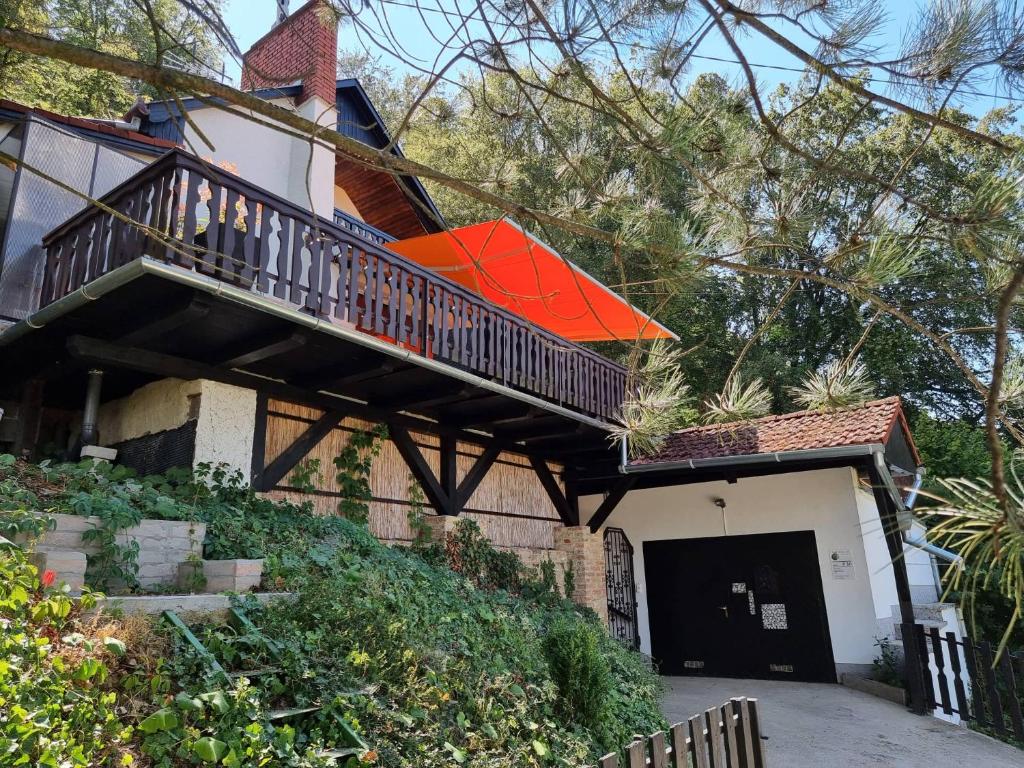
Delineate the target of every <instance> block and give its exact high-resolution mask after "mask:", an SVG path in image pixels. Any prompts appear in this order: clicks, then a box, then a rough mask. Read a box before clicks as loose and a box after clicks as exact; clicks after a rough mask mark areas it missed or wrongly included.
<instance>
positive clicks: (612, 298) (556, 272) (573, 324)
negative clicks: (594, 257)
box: [387, 219, 678, 341]
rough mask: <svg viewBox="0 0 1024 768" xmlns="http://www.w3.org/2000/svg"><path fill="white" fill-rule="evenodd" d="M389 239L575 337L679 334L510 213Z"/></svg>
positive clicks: (424, 262)
mask: <svg viewBox="0 0 1024 768" xmlns="http://www.w3.org/2000/svg"><path fill="white" fill-rule="evenodd" d="M387 247H388V248H390V249H391V250H393V251H395V252H397V253H400V254H402V255H403V256H406V257H407V258H410V259H412V260H413V261H415V262H416V263H417V264H422V265H423V266H424V267H427V268H428V269H430V270H432V271H434V272H437V273H439V274H442V275H444V276H446V277H448V278H450V279H451V280H454V281H455V282H457V283H459V284H461V285H464V286H465V287H466V288H469V289H470V290H471V291H474V292H475V293H478V294H479V295H481V296H483V297H484V298H485V299H487V300H488V301H490V302H492V303H493V304H497V305H498V306H500V307H505V308H506V309H508V310H510V311H512V312H515V313H516V314H517V315H519V316H521V317H524V318H526V319H527V320H529V321H530V322H532V323H536V324H537V325H539V326H540V327H541V328H546V329H547V330H549V331H552V332H553V333H557V334H558V335H559V336H562V337H563V338H566V339H570V340H572V341H613V340H625V341H632V340H634V339H637V338H641V339H677V338H678V336H676V335H675V334H674V333H672V331H670V330H668V329H667V328H666V327H665V326H663V325H661V324H660V323H657V322H655V321H654V320H652V319H651V318H650V317H649V316H648V315H646V314H644V313H643V312H641V311H640V310H639V309H637V308H636V307H634V306H632V305H630V304H629V303H627V302H626V301H625V300H624V299H623V298H622V297H621V296H618V295H616V294H615V293H612V291H611V290H609V289H608V288H606V287H605V286H603V285H601V283H599V282H598V281H597V280H595V279H594V278H592V277H591V276H590V275H588V274H587V273H586V272H584V271H583V270H582V269H580V268H579V267H577V266H576V265H575V264H573V263H572V262H570V261H568V260H567V259H564V258H563V257H562V256H559V255H558V253H557V252H555V251H554V249H552V248H551V247H550V246H547V245H545V244H544V243H542V242H541V241H539V240H537V239H536V238H535V237H533V235H531V234H530V233H529V232H527V231H526V230H524V229H521V228H520V227H519V226H518V225H516V224H515V223H513V222H511V221H509V220H507V219H498V220H497V221H485V222H483V223H482V224H473V225H471V226H468V227H459V228H458V229H453V230H451V231H449V232H439V233H437V234H434V235H423V236H421V237H411V238H408V239H406V240H398V241H397V242H394V243H389V244H388V246H387Z"/></svg>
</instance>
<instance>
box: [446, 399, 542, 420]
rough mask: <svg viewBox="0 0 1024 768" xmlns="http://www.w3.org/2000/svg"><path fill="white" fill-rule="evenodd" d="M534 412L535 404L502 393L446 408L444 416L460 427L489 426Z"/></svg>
mask: <svg viewBox="0 0 1024 768" xmlns="http://www.w3.org/2000/svg"><path fill="white" fill-rule="evenodd" d="M533 412H534V411H533V406H532V405H530V404H529V403H524V402H522V401H519V400H512V399H510V398H508V397H503V396H502V395H486V396H484V397H481V398H477V399H476V400H470V401H468V402H466V403H459V404H458V407H452V408H450V409H446V410H445V411H444V412H443V413H442V418H443V420H444V421H447V422H448V423H449V424H453V425H457V426H459V427H478V426H489V425H491V424H494V423H496V422H500V421H502V420H504V419H521V418H523V417H524V416H530V415H532V414H533Z"/></svg>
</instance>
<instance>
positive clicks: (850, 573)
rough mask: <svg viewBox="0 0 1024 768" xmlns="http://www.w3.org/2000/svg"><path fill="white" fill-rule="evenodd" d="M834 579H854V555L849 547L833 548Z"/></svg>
mask: <svg viewBox="0 0 1024 768" xmlns="http://www.w3.org/2000/svg"><path fill="white" fill-rule="evenodd" d="M831 558H832V580H833V581H852V580H853V578H854V569H853V556H852V555H851V554H850V550H848V549H834V550H832V555H831Z"/></svg>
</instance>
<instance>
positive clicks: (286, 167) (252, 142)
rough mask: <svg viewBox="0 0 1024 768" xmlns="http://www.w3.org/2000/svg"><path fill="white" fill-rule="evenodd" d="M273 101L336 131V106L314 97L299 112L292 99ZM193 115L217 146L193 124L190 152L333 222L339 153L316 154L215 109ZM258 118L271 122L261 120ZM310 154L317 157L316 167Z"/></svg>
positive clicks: (320, 149) (306, 146)
mask: <svg viewBox="0 0 1024 768" xmlns="http://www.w3.org/2000/svg"><path fill="white" fill-rule="evenodd" d="M271 103H273V104H276V105H277V106H279V107H283V108H285V109H288V110H295V111H296V112H297V113H298V114H299V115H301V116H302V117H305V118H306V119H308V120H313V121H315V122H317V123H318V124H320V125H325V126H328V127H334V126H336V125H337V122H338V113H337V110H336V109H335V107H334V105H333V104H327V103H326V102H324V101H321V100H320V99H318V98H315V97H314V98H312V99H309V100H308V101H306V102H305V103H304V104H303V105H302V106H301V107H299V108H298V109H296V107H295V105H294V103H293V102H292V101H291V100H290V99H277V100H272V102H271ZM189 116H190V117H191V118H192V120H193V122H195V124H196V125H197V126H198V127H199V129H200V130H201V131H202V133H203V135H205V136H206V138H207V139H209V141H210V143H211V144H213V149H211V148H210V146H209V145H208V144H207V143H206V142H205V141H204V140H203V138H202V137H200V136H199V134H198V133H196V131H195V129H194V128H193V127H192V126H191V125H187V126H186V128H185V140H186V142H185V147H186V149H188V150H189V151H191V152H194V153H195V154H197V155H199V156H200V157H205V158H208V159H211V160H212V161H213V162H214V163H215V164H223V166H222V167H224V168H225V169H226V170H229V171H231V172H232V173H235V174H237V175H238V176H241V177H242V178H243V179H245V180H246V181H248V182H250V183H252V184H255V185H256V186H258V187H260V188H262V189H265V190H267V191H268V192H273V193H274V194H275V195H280V196H281V197H283V198H285V199H286V200H288V201H289V202H292V203H294V204H295V205H298V206H300V207H302V208H305V209H306V210H313V211H314V212H315V213H317V214H318V215H320V216H322V217H324V218H330V217H331V215H332V214H333V213H334V154H333V153H332V152H331V151H330V150H329V149H326V148H323V147H319V146H315V147H312V150H311V147H310V142H309V141H308V140H302V139H300V138H297V137H293V136H290V135H289V134H286V133H282V132H280V131H277V130H274V129H273V128H270V127H268V126H264V125H260V124H258V123H255V122H253V121H252V120H248V119H246V118H245V117H244V116H242V115H235V114H232V113H229V112H225V111H224V110H222V109H218V108H216V107H206V108H204V109H197V110H194V111H191V112H190V113H189ZM255 117H256V118H257V119H259V120H262V121H266V118H264V117H262V116H259V115H257V116H255ZM286 130H289V131H290V130H292V129H286ZM310 151H312V153H313V162H312V167H311V168H310V167H309V166H310ZM307 176H308V178H309V188H308V189H307Z"/></svg>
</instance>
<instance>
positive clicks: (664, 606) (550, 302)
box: [0, 0, 936, 681]
mask: <svg viewBox="0 0 1024 768" xmlns="http://www.w3.org/2000/svg"><path fill="white" fill-rule="evenodd" d="M321 5H322V4H321V1H320V0H311V2H308V3H306V4H305V5H303V6H302V7H301V8H300V9H298V10H297V11H296V12H295V13H293V14H292V15H291V16H289V17H287V18H286V19H284V20H283V21H282V22H281V23H279V24H278V25H276V26H275V27H274V29H273V30H271V32H269V33H268V34H267V35H266V36H265V37H263V38H262V39H261V40H259V41H258V42H257V43H256V44H255V45H254V46H253V48H252V49H251V50H250V51H249V52H248V53H247V54H246V57H245V69H244V71H243V87H246V88H249V89H250V90H252V91H254V92H255V93H256V94H257V95H259V96H260V97H262V98H264V99H267V100H269V101H272V102H273V103H275V104H278V105H280V106H282V107H285V108H287V109H292V110H295V111H296V112H297V113H299V114H301V115H304V116H306V117H309V118H310V119H312V120H315V121H318V122H320V123H322V124H323V125H325V126H330V127H336V128H337V130H339V131H341V132H343V133H345V134H347V135H349V136H351V137H353V138H357V139H358V140H360V141H362V142H364V143H367V144H369V145H371V146H374V147H377V148H380V149H388V150H389V151H392V152H396V153H397V152H400V151H401V150H400V149H399V147H398V146H397V145H394V144H393V143H392V142H391V140H390V137H389V136H388V133H387V130H386V128H385V126H384V125H383V123H382V121H381V119H380V117H379V115H378V114H377V112H376V110H375V109H374V107H373V105H372V103H371V102H370V100H369V99H368V98H367V95H366V93H365V92H364V91H363V90H362V88H361V87H360V86H359V84H358V82H356V81H354V80H349V79H342V80H339V79H337V78H336V72H335V70H336V49H337V30H336V27H335V26H334V25H332V24H327V23H324V20H323V15H322V13H320V12H319V11H320V9H321ZM224 107H225V105H223V104H218V103H216V102H211V101H209V100H205V99H200V98H187V99H182V100H180V101H175V102H154V103H149V104H141V103H140V104H139V105H137V106H136V107H135V108H134V109H133V110H132V111H131V112H130V113H129V114H128V115H126V116H125V119H124V120H123V121H114V122H111V121H98V120H91V119H85V118H68V117H63V116H58V115H52V114H49V113H45V112H41V111H39V110H34V109H30V108H27V107H24V106H21V105H17V104H11V103H4V104H2V105H0V150H2V151H4V152H6V153H7V154H8V155H11V156H16V157H18V158H19V162H18V163H15V164H12V165H10V166H7V165H5V166H3V167H0V216H2V218H0V227H2V230H3V240H2V250H0V315H2V316H3V320H5V321H6V323H7V327H6V328H5V330H3V331H2V332H0V361H2V364H3V370H4V376H3V378H2V380H0V407H2V408H3V409H4V413H3V418H2V420H0V448H7V449H8V450H12V451H14V452H17V453H23V454H27V455H34V454H38V453H39V452H40V451H42V450H43V448H44V446H49V450H51V451H52V450H57V451H66V452H71V453H77V451H78V450H79V449H80V450H81V451H82V453H83V454H84V455H92V456H99V457H116V460H117V461H119V462H121V463H123V464H125V465H127V466H131V467H134V468H136V469H138V470H139V471H141V472H144V473H148V472H159V471H163V470H164V469H167V468H168V467H171V466H178V465H189V464H193V465H194V464H200V463H212V464H223V465H226V466H227V467H229V468H231V469H233V470H235V471H237V472H239V473H240V474H241V476H242V477H243V479H244V480H245V481H247V482H250V483H252V485H253V486H254V487H255V488H257V489H258V490H260V491H263V492H266V493H269V494H273V495H278V496H286V497H295V496H302V495H305V496H306V497H307V498H309V499H310V500H311V501H313V502H314V504H315V505H316V506H317V507H318V508H319V509H321V510H322V511H324V512H327V513H329V512H331V511H332V510H333V509H334V508H335V507H336V505H337V502H338V499H339V497H340V496H341V493H340V489H339V487H338V486H337V485H336V484H335V483H333V482H332V481H331V479H330V478H329V477H321V478H320V480H319V482H318V483H317V488H316V490H315V492H313V493H311V494H310V493H306V492H304V491H299V490H297V489H295V488H293V487H292V486H291V485H290V484H289V482H288V481H289V476H290V473H292V472H294V471H295V469H296V468H297V467H299V466H300V464H301V465H302V466H309V465H308V464H307V463H306V462H308V460H310V459H317V460H319V464H320V467H321V468H322V469H324V470H326V469H327V468H329V467H330V466H331V462H332V459H333V457H335V456H337V455H338V453H339V451H340V449H341V448H342V447H343V446H344V445H345V444H346V443H347V441H348V440H349V439H350V435H351V434H352V432H353V431H354V430H360V429H365V428H367V427H368V426H370V425H374V424H386V425H387V427H388V439H387V440H386V441H385V442H384V444H383V447H382V451H381V455H380V458H379V460H378V461H377V463H376V464H375V465H374V472H373V474H372V475H371V486H372V488H373V493H374V499H373V504H372V508H371V517H370V527H371V530H372V531H373V532H374V533H375V534H376V535H377V536H379V537H380V538H382V539H385V540H388V541H395V542H402V541H408V540H409V539H411V538H412V535H413V533H412V530H411V528H410V523H409V520H408V515H407V513H408V511H409V509H410V507H412V506H414V504H415V502H414V501H413V499H412V496H411V494H410V490H409V489H410V485H411V484H412V483H413V482H415V483H416V484H418V485H419V486H420V487H421V488H422V491H423V493H424V495H425V496H426V499H427V502H428V505H429V507H430V508H431V509H432V511H433V512H434V513H435V514H434V515H431V516H430V517H429V518H428V523H429V525H430V526H431V527H432V528H433V529H434V530H435V531H444V530H447V529H448V528H450V526H451V525H452V522H453V521H454V520H455V519H456V518H457V517H458V516H460V515H461V516H465V517H469V518H472V519H474V520H476V521H477V522H478V523H479V525H480V527H481V529H482V530H483V531H484V533H485V534H486V535H487V536H488V537H490V538H491V539H492V541H494V542H495V543H496V544H497V545H498V546H501V547H506V548H510V549H512V550H514V551H516V552H517V553H518V554H520V556H521V557H522V558H523V559H524V561H526V562H527V563H537V562H540V561H541V560H545V559H550V560H552V561H554V562H555V563H556V564H558V565H559V566H560V567H563V568H564V567H566V566H568V565H569V564H572V566H573V568H574V570H575V572H576V592H575V595H574V597H575V598H576V599H577V600H578V601H580V602H582V603H585V604H587V605H590V606H591V607H593V608H594V609H595V610H596V611H597V612H598V614H599V615H601V616H603V617H606V618H607V619H608V620H609V621H610V624H611V626H612V629H613V630H614V631H615V632H616V633H617V634H619V635H620V636H621V637H622V638H623V639H624V640H627V641H628V642H631V643H634V644H636V645H638V647H640V648H641V649H642V650H644V651H645V652H648V653H651V654H652V655H654V657H655V658H656V659H658V661H659V663H660V664H661V665H662V668H663V669H665V670H666V671H668V672H672V673H680V674H685V673H691V672H692V673H701V674H721V675H732V674H735V675H754V676H765V677H768V676H781V677H786V676H789V677H792V678H795V679H803V680H827V681H832V680H835V679H836V673H837V670H838V671H839V672H842V671H846V670H851V669H857V670H862V669H863V668H864V666H865V665H867V664H869V663H870V661H871V659H872V657H873V655H874V653H875V648H874V639H875V637H876V636H879V635H882V634H886V633H887V632H891V628H892V623H893V615H894V614H893V612H892V608H893V606H897V613H896V620H897V621H912V620H913V615H914V602H915V599H916V601H917V602H919V603H920V602H929V603H931V602H934V601H935V599H936V595H935V591H934V581H933V580H932V576H931V574H932V570H931V565H930V562H929V559H928V558H929V556H930V555H929V554H928V553H927V552H926V551H923V550H921V549H919V548H918V547H916V546H910V545H905V543H904V540H903V535H904V534H903V529H904V528H906V527H907V526H906V522H905V520H903V519H902V518H901V505H902V504H903V499H902V497H901V496H900V493H899V491H898V489H897V486H896V485H895V482H894V480H893V474H892V473H893V472H896V473H897V475H899V474H900V473H902V474H903V475H905V476H913V475H914V474H915V473H917V472H918V464H919V461H918V459H917V455H916V452H915V451H914V447H913V440H912V438H911V436H910V434H909V430H908V429H907V427H906V422H905V420H903V418H902V415H901V412H900V407H899V403H898V401H896V400H886V401H880V402H878V403H872V404H869V405H867V406H864V407H863V408H860V409H853V410H849V411H844V412H840V413H832V414H817V413H804V414H794V415H790V416H785V417H774V418H772V419H768V420H761V421H755V422H752V423H749V424H742V425H731V426H725V427H720V428H700V429H696V430H687V431H684V432H682V433H679V434H677V435H674V436H672V437H671V438H669V439H668V441H667V442H666V444H665V446H664V448H663V449H662V452H661V453H660V454H659V455H658V456H656V457H651V458H648V459H645V460H643V461H641V462H635V463H629V464H625V465H622V464H621V461H620V455H619V452H618V450H617V449H616V448H615V447H614V446H613V445H612V444H611V443H610V441H609V439H608V437H609V432H610V429H611V425H612V423H613V422H614V419H615V417H616V415H617V413H618V411H619V408H620V406H621V403H622V400H623V397H624V394H625V389H626V386H627V373H626V370H625V369H624V368H623V367H622V366H621V365H619V364H618V363H616V362H615V361H612V360H609V359H607V358H605V357H602V356H601V355H598V354H596V353H595V352H594V351H592V350H591V349H589V348H587V347H585V346H583V345H582V343H581V342H586V341H593V340H600V339H607V338H615V337H618V338H622V337H625V338H637V337H642V338H657V337H664V336H669V335H671V332H670V331H668V330H667V329H665V328H663V327H661V326H659V325H658V324H657V323H655V322H654V321H652V320H651V319H650V318H648V317H647V316H646V315H644V314H643V313H642V312H641V311H640V310H638V309H636V308H634V307H631V306H630V305H628V304H627V303H626V302H624V301H623V300H622V299H621V298H619V297H617V296H615V295H614V294H613V293H612V292H611V291H609V290H608V289H607V288H605V287H604V286H601V285H600V284H598V283H597V282H596V281H594V280H593V278H591V277H589V276H588V275H586V274H585V273H583V272H582V271H580V270H578V269H576V268H574V267H572V266H571V265H568V264H567V263H566V262H565V261H564V260H563V259H562V258H561V257H559V256H558V255H557V254H554V253H553V252H552V251H551V249H550V248H549V247H548V246H546V245H545V244H544V243H542V242H540V241H539V240H537V239H536V238H534V237H533V236H532V235H530V234H529V233H528V232H526V231H525V230H523V229H521V228H519V227H518V226H516V225H514V224H513V223H511V222H508V221H498V222H484V223H481V224H478V225H475V226H473V227H466V228H462V229H460V230H457V231H455V232H451V231H449V230H448V229H447V228H446V226H445V223H444V219H443V218H442V216H441V212H439V211H438V210H437V209H436V206H434V204H433V202H432V201H431V200H430V196H429V194H428V193H427V191H426V190H425V189H424V187H423V186H422V185H421V184H420V183H419V181H418V180H416V179H414V178H397V177H395V176H392V175H391V174H388V173H385V172H383V171H379V170H376V169H372V168H367V167H365V166H364V165H361V164H359V163H357V162H354V161H353V160H352V159H351V158H347V157H344V156H341V155H337V154H336V153H335V152H333V151H332V150H331V149H330V148H328V147H327V146H324V145H321V144H318V143H316V142H312V143H311V142H309V141H308V140H304V139H303V138H302V137H298V136H296V135H294V134H293V133H292V132H290V131H286V130H285V131H283V130H281V126H275V125H274V124H272V123H269V122H268V121H266V120H263V119H260V120H256V121H253V120H249V119H247V116H246V115H245V114H240V113H238V112H237V111H235V110H233V109H226V108H224ZM182 110H184V111H185V112H186V113H187V118H188V119H186V115H185V114H183V113H182ZM93 201H98V202H93ZM524 260H528V261H529V263H531V264H534V265H540V266H539V267H538V269H537V270H536V271H534V270H528V272H530V273H531V274H533V273H534V272H536V276H535V277H534V278H533V282H532V283H531V282H530V281H529V280H527V281H526V282H525V283H515V284H513V282H505V281H517V280H518V281H522V280H523V279H524V278H523V274H524V272H525V271H524V270H523V269H522V268H521V265H522V264H523V263H524ZM482 265H486V266H482ZM542 282H543V284H542ZM495 286H497V290H494V289H495ZM513 287H514V288H515V290H512V288H513ZM531 291H532V294H531ZM531 296H533V297H535V298H531ZM542 296H543V297H544V300H543V301H541V300H539V299H540V297H542ZM563 302H564V305H563V304H562V303H563ZM563 307H564V309H565V311H563ZM567 318H572V319H571V320H568V319H567ZM897 479H898V478H897ZM903 553H906V554H905V557H901V556H900V555H901V554H903ZM911 574H913V578H911ZM723 589H724V592H723ZM634 591H635V592H636V599H634V596H633V595H634ZM695 629H696V630H697V631H695Z"/></svg>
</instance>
